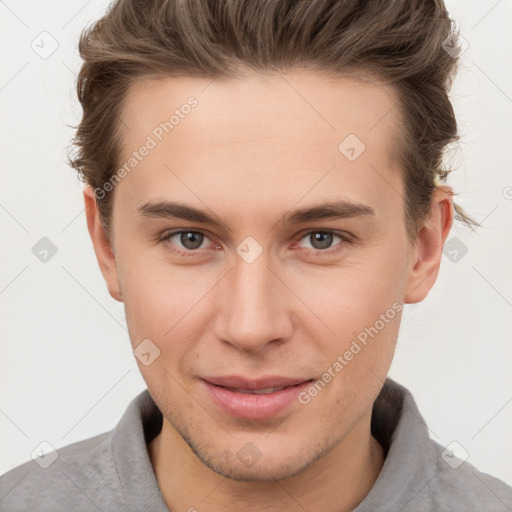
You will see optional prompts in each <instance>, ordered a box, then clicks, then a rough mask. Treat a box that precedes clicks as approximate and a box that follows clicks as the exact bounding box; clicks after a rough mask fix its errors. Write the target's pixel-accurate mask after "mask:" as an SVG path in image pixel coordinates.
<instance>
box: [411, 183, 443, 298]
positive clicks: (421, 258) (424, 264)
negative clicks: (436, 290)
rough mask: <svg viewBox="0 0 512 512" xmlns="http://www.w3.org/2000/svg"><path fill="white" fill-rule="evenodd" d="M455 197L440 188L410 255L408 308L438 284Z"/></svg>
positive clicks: (433, 197)
mask: <svg viewBox="0 0 512 512" xmlns="http://www.w3.org/2000/svg"><path fill="white" fill-rule="evenodd" d="M452 196H453V190H452V188H451V187H448V186H441V187H437V188H436V189H435V190H434V191H433V193H432V204H431V208H430V212H429V215H428V217H427V219H426V220H425V222H424V223H423V226H422V227H421V229H420V230H419V232H418V236H417V239H416V244H415V246H414V248H413V250H412V251H411V253H410V258H409V273H408V277H407V287H406V290H407V293H406V295H405V298H404V302H405V303H406V304H414V303H416V302H421V301H422V300H423V299H424V298H425V297H426V296H427V295H428V293H429V291H430V290H431V288H432V287H433V286H434V283H435V282H436V280H437V274H438V273H439V267H440V266H441V258H442V255H443V247H444V243H445V240H446V237H447V236H448V233H449V232H450V229H451V227H452V224H453V199H452Z"/></svg>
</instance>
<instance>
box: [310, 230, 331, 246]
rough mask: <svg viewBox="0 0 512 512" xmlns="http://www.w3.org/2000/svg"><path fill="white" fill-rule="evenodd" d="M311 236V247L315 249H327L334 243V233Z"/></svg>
mask: <svg viewBox="0 0 512 512" xmlns="http://www.w3.org/2000/svg"><path fill="white" fill-rule="evenodd" d="M311 236H312V237H313V238H312V243H311V245H312V246H313V247H314V248H315V249H327V248H328V247H329V246H330V245H331V243H332V233H323V232H321V231H319V232H317V233H313V234H312V235H311Z"/></svg>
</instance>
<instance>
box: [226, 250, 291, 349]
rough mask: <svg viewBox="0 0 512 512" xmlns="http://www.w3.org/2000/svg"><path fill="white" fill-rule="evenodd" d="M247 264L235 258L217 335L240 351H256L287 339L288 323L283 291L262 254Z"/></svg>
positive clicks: (241, 258)
mask: <svg viewBox="0 0 512 512" xmlns="http://www.w3.org/2000/svg"><path fill="white" fill-rule="evenodd" d="M249 261H250V260H245V259H244V258H243V257H242V256H238V255H237V256H236V258H235V262H234V268H233V270H232V271H231V272H230V273H229V275H228V276H227V277H228V279H226V282H225V284H224V286H225V287H226V293H225V295H224V303H223V304H222V305H221V307H220V315H221V318H222V321H221V322H220V325H221V327H220V330H219V331H218V332H217V335H218V336H219V338H220V339H222V340H223V341H225V342H228V343H230V344H232V345H235V346H237V347H238V348H239V349H241V350H246V351H256V350H258V349H260V348H261V347H263V346H264V345H265V344H267V343H269V342H271V341H274V340H282V339H284V338H286V337H288V336H289V335H290V332H291V331H290V329H291V324H290V320H289V319H288V318H287V312H286V300H283V299H284V297H282V290H280V289H279V286H278V283H276V278H275V276H274V275H273V273H272V272H271V271H270V270H269V268H268V266H269V260H268V257H267V256H266V254H265V253H263V254H261V255H260V256H258V257H257V258H256V259H255V260H254V261H251V262H249Z"/></svg>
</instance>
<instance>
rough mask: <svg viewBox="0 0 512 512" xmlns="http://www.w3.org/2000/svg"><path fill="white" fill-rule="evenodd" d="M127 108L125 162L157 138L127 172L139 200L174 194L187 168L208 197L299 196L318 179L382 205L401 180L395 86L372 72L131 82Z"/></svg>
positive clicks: (321, 189)
mask: <svg viewBox="0 0 512 512" xmlns="http://www.w3.org/2000/svg"><path fill="white" fill-rule="evenodd" d="M120 117H121V118H122V120H123V123H124V125H125V126H126V128H125V129H124V135H123V143H124V147H123V156H122V160H123V162H122V163H125V162H127V161H128V159H129V158H130V155H131V154H132V152H133V151H137V150H138V148H140V147H141V146H143V145H146V146H149V145H151V146H153V147H152V149H151V150H150V151H147V152H146V153H147V154H146V156H144V157H143V158H141V159H140V160H139V161H138V162H137V164H136V167H135V166H134V167H133V171H131V172H130V174H129V176H128V178H127V179H126V180H123V181H126V183H127V184H128V183H129V182H131V183H132V185H131V186H132V187H136V189H137V195H136V199H137V201H138V202H139V203H140V202H142V201H144V200H148V199H152V198H153V197H155V194H157V193H161V192H162V191H166V190H167V191H168V192H169V193H172V191H173V190H174V191H175V190H176V182H177V179H179V177H181V178H184V181H187V182H188V183H189V184H194V187H195V191H196V192H199V190H200V191H201V194H203V197H204V195H205V194H206V195H210V196H211V197H213V196H215V197H222V196H224V197H225V196H226V195H229V194H231V196H233V195H234V193H236V195H237V197H238V198H239V199H240V197H243V198H244V199H243V200H244V201H248V200H254V201H258V200H259V201H262V200H263V199H262V195H263V194H265V196H266V197H269V196H270V197H272V196H274V198H277V197H278V196H281V197H282V195H283V194H288V195H289V196H290V198H295V199H299V198H300V197H301V196H302V195H303V194H304V193H305V192H306V190H307V189H312V188H314V192H315V193H316V194H317V195H318V196H320V195H322V194H328V193H332V192H333V191H338V192H339V194H340V195H342V196H344V197H347V198H348V199H353V200H355V201H357V200H363V199H364V200H366V202H368V201H370V202H373V204H375V205H376V207H377V209H378V208H379V205H381V206H382V207H384V206H385V204H384V203H385V201H386V200H387V199H392V200H394V201H395V202H396V201H397V199H398V198H399V197H398V196H397V194H399V193H400V191H401V188H402V185H401V178H400V173H399V172H398V170H397V162H396V149H397V132H398V126H397V124H398V108H397V98H396V96H395V91H394V90H393V89H392V88H391V87H390V86H384V85H380V84H377V83H375V82H372V81H369V80H366V81H362V80H357V79H355V78H349V77H327V76H321V75H318V74H315V73H313V72H305V71H295V72H289V73H282V74H274V75H257V76H256V75H255V76H252V77H248V78H237V79H229V80H228V79H222V80H221V79H214V80H211V79H210V80H206V79H198V78H191V77H167V78H162V79H158V80H151V81H149V80H145V81H141V82H139V83H137V84H135V85H134V86H132V88H131V89H130V90H129V93H128V95H127V97H126V101H125V104H124V106H123V109H122V111H121V115H120ZM150 140H151V142H149V141H150ZM329 171H330V172H329ZM185 177H186V178H185ZM324 177H325V179H324ZM182 181H183V180H182ZM184 181H183V183H182V184H181V185H180V186H181V187H182V188H183V184H184ZM386 182H387V185H386ZM167 185H168V188H166V187H167ZM125 186H129V185H125V184H124V183H122V184H121V186H120V187H119V189H120V192H121V189H123V187H125ZM384 187H387V188H388V189H389V190H384ZM196 195H197V194H196ZM391 196H392V197H391ZM386 197H387V199H386ZM286 206H290V205H286Z"/></svg>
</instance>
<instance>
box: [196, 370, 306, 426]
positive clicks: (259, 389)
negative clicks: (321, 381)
mask: <svg viewBox="0 0 512 512" xmlns="http://www.w3.org/2000/svg"><path fill="white" fill-rule="evenodd" d="M201 381H202V382H203V383H204V385H205V387H206V390H207V393H208V395H209V397H210V399H211V401H212V402H213V404H214V405H215V406H216V407H217V408H218V409H220V410H221V411H222V412H224V413H228V414H229V415H231V416H235V417H238V418H244V419H252V420H263V419H268V418H272V417H276V416H278V415H279V414H281V413H283V412H284V411H285V410H287V409H289V408H290V407H291V406H292V404H293V403H294V402H297V396H298V395H299V393H300V392H301V391H303V390H304V389H305V388H306V387H307V386H309V385H310V384H311V383H312V382H313V381H314V379H308V380H303V379H296V378H286V377H268V378H262V379H256V380H248V379H245V378H243V377H238V376H227V377H206V378H203V379H201Z"/></svg>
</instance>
